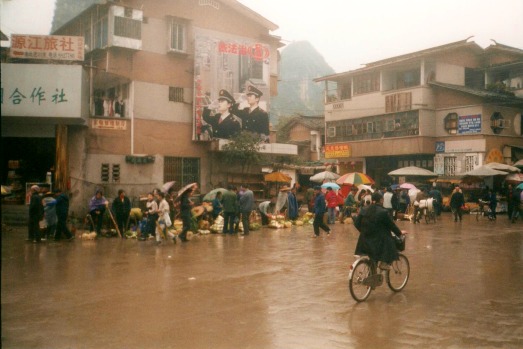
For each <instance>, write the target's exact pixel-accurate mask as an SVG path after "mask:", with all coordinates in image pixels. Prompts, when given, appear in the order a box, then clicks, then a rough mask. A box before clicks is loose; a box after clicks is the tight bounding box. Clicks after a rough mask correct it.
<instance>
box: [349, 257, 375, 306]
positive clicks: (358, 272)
mask: <svg viewBox="0 0 523 349" xmlns="http://www.w3.org/2000/svg"><path fill="white" fill-rule="evenodd" d="M371 275H372V268H371V262H370V261H369V260H368V259H367V260H366V259H360V260H358V261H357V262H356V263H354V264H353V265H352V270H351V273H350V275H349V290H350V294H351V296H352V298H354V300H355V301H356V302H363V301H364V300H366V299H367V298H369V295H370V292H371V291H372V288H371V287H370V286H369V285H365V284H364V282H365V279H367V278H368V277H369V276H371Z"/></svg>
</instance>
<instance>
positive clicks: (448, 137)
mask: <svg viewBox="0 0 523 349" xmlns="http://www.w3.org/2000/svg"><path fill="white" fill-rule="evenodd" d="M315 81H322V82H324V83H325V127H326V142H325V143H326V146H331V147H332V146H340V147H343V148H344V149H346V150H347V151H346V152H345V153H344V154H343V155H342V156H341V157H338V158H337V160H338V162H339V167H340V172H341V173H345V172H351V171H353V169H354V168H357V169H362V170H364V171H366V173H367V174H369V175H370V176H371V177H372V178H374V179H375V180H376V181H377V183H378V184H380V183H390V181H391V179H390V177H388V175H387V173H388V172H390V171H392V170H394V169H397V168H401V167H406V166H418V167H422V168H426V169H429V170H431V171H434V172H436V173H438V174H441V175H447V176H453V175H459V174H461V173H464V172H466V171H469V170H472V169H474V168H476V167H478V166H481V165H482V164H484V163H487V162H492V161H497V162H506V163H509V164H510V163H513V162H515V161H517V159H521V158H523V138H522V137H523V136H522V135H523V123H522V113H523V50H520V49H516V48H512V47H508V46H505V45H500V44H497V43H496V44H493V45H491V46H489V47H487V48H486V49H483V48H481V47H480V46H479V45H477V44H476V43H474V42H472V41H469V40H468V39H467V40H463V41H458V42H454V43H450V44H447V45H443V46H438V47H433V48H430V49H426V50H423V51H418V52H413V53H410V54H406V55H402V56H397V57H392V58H387V59H384V60H381V61H377V62H373V63H370V64H367V65H366V66H365V67H363V68H361V69H357V70H352V71H348V72H343V73H339V74H334V75H329V76H325V77H321V78H318V79H316V80H315Z"/></svg>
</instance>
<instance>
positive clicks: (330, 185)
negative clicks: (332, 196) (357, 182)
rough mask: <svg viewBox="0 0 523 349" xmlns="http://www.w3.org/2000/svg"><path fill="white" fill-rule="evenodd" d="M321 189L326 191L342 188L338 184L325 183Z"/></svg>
mask: <svg viewBox="0 0 523 349" xmlns="http://www.w3.org/2000/svg"><path fill="white" fill-rule="evenodd" d="M321 187H322V188H325V189H327V188H332V189H333V190H338V189H340V188H341V187H340V186H339V185H338V184H336V183H323V184H322V185H321Z"/></svg>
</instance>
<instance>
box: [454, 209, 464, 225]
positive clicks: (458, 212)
mask: <svg viewBox="0 0 523 349" xmlns="http://www.w3.org/2000/svg"><path fill="white" fill-rule="evenodd" d="M452 212H453V213H454V222H457V221H458V218H459V221H460V222H461V218H462V217H463V210H462V209H461V207H456V208H453V209H452Z"/></svg>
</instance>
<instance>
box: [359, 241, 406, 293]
mask: <svg viewBox="0 0 523 349" xmlns="http://www.w3.org/2000/svg"><path fill="white" fill-rule="evenodd" d="M395 239H397V246H398V247H399V248H398V251H403V250H404V249H405V235H402V236H401V238H398V237H395ZM409 276H410V263H409V260H408V258H407V257H406V256H405V255H404V254H402V253H399V258H398V260H396V261H394V262H392V265H391V268H390V269H381V268H379V267H378V261H375V260H372V259H370V258H369V257H368V256H360V257H359V258H358V259H357V260H356V261H355V262H354V263H352V265H351V266H350V273H349V290H350V294H351V296H352V298H354V300H355V301H357V302H363V301H365V300H366V299H367V298H368V297H369V295H370V293H371V292H372V290H374V289H376V287H378V286H381V285H382V284H383V281H384V280H386V282H387V285H388V286H389V288H390V289H391V290H392V291H394V292H399V291H401V290H403V289H404V288H405V286H406V285H407V282H408V281H409Z"/></svg>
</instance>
